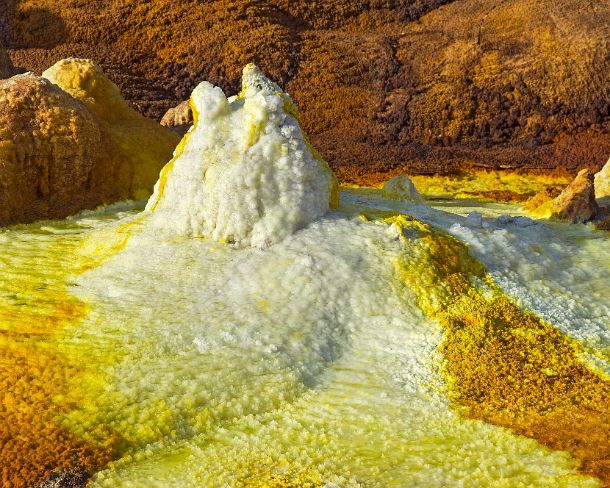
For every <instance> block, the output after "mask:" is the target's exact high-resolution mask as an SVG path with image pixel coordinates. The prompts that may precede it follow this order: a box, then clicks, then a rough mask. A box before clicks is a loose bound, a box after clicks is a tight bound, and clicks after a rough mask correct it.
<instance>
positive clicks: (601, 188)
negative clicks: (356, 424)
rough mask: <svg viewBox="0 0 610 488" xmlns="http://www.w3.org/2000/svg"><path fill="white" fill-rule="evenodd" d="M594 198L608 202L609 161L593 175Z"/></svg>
mask: <svg viewBox="0 0 610 488" xmlns="http://www.w3.org/2000/svg"><path fill="white" fill-rule="evenodd" d="M595 198H604V199H608V200H610V159H608V162H606V164H605V165H604V167H603V168H602V169H601V170H600V171H599V173H597V174H596V175H595ZM609 203H610V202H609Z"/></svg>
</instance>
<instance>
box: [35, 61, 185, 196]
mask: <svg viewBox="0 0 610 488" xmlns="http://www.w3.org/2000/svg"><path fill="white" fill-rule="evenodd" d="M43 77H44V78H47V79H48V80H49V81H51V82H52V83H54V84H56V85H58V86H59V87H60V88H61V89H62V90H64V91H65V92H67V93H69V94H70V95H72V96H73V97H74V98H76V99H77V100H79V101H81V102H82V103H84V104H85V105H86V107H87V108H88V109H89V110H90V111H91V113H93V115H94V116H95V118H96V120H97V122H98V124H99V127H100V137H101V142H102V149H103V152H102V153H101V154H100V159H101V161H102V162H103V165H102V164H100V165H99V170H100V171H101V172H102V174H99V175H98V176H97V178H95V179H96V183H97V184H98V185H102V184H104V182H106V185H107V188H106V189H105V193H106V194H107V195H108V196H107V197H106V200H108V198H109V197H110V198H111V199H112V200H118V199H120V198H137V199H140V198H146V197H148V196H149V195H150V193H151V191H152V187H153V185H154V183H155V181H157V177H158V175H159V170H160V169H161V167H162V165H163V163H164V162H166V161H167V160H168V159H169V157H170V155H171V152H172V150H173V148H174V147H175V146H176V144H177V143H178V139H179V138H178V136H177V135H176V134H174V133H173V132H171V131H169V130H168V129H166V128H164V127H161V126H159V124H157V123H156V122H154V121H152V120H149V119H146V118H145V117H142V116H141V115H140V114H138V113H137V112H136V111H135V110H133V109H132V108H130V107H129V106H128V105H127V103H126V102H125V101H124V100H123V98H122V97H121V93H120V92H119V89H118V88H117V86H116V85H115V84H114V83H112V82H111V81H110V80H109V79H108V78H107V77H106V76H105V75H104V73H102V71H101V69H100V68H99V67H98V66H97V65H96V64H94V63H93V62H92V61H90V60H86V59H72V58H71V59H64V60H62V61H59V62H58V63H56V64H55V65H53V66H52V67H51V68H49V69H48V70H46V71H45V72H44V73H43Z"/></svg>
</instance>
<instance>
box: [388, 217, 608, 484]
mask: <svg viewBox="0 0 610 488" xmlns="http://www.w3.org/2000/svg"><path fill="white" fill-rule="evenodd" d="M384 221H386V222H388V223H392V224H394V225H395V226H396V227H398V228H399V229H400V230H401V231H404V230H410V232H411V233H415V234H417V238H416V239H415V240H413V241H411V242H408V243H407V240H406V238H405V237H404V234H403V233H402V232H401V234H400V236H401V237H400V238H401V240H403V242H404V243H405V245H406V246H408V249H409V251H408V252H405V253H404V254H403V255H402V256H401V257H400V258H399V259H398V260H397V261H396V263H395V267H396V268H395V269H396V273H397V275H398V276H399V278H400V282H401V283H403V284H405V285H407V286H408V287H409V288H410V289H412V290H413V291H414V292H415V293H416V296H417V299H418V304H419V305H420V307H421V308H422V309H423V310H424V312H425V313H426V314H427V315H428V316H430V317H433V318H434V319H435V320H436V321H437V322H438V323H440V324H441V326H442V327H443V329H444V332H445V339H444V342H443V344H442V346H441V352H442V353H443V355H444V357H445V360H446V362H445V365H444V373H445V375H446V378H447V382H448V386H449V389H450V391H451V396H452V398H453V400H454V401H455V403H456V404H457V405H461V406H462V407H465V408H463V413H464V415H466V416H469V417H472V418H477V419H482V420H485V421H487V422H489V423H492V424H495V425H500V426H504V427H507V428H510V429H512V430H513V431H514V432H516V433H518V434H521V435H524V436H527V437H531V438H534V439H536V440H537V441H538V442H540V443H541V444H544V445H546V446H548V447H550V448H551V449H555V450H565V451H568V452H570V454H571V455H572V456H573V457H574V458H576V459H579V460H580V461H581V464H580V467H579V470H580V471H581V472H582V473H583V474H587V475H593V476H596V477H598V478H599V479H600V480H601V481H602V484H603V486H610V403H609V402H608V399H609V398H610V382H609V381H608V380H606V379H604V378H602V377H600V376H598V375H596V374H595V373H594V372H592V371H591V370H589V369H588V368H587V367H586V366H585V365H583V364H582V363H581V361H580V360H579V359H578V357H579V354H580V353H582V352H584V350H583V347H582V345H580V343H578V342H577V341H575V340H573V339H571V338H569V337H566V336H564V335H562V334H561V333H560V332H559V330H557V329H556V328H554V327H553V326H551V325H550V324H547V323H545V322H544V321H543V320H541V319H540V318H539V317H537V316H536V315H534V314H533V313H530V312H526V311H523V310H521V309H519V308H518V307H517V306H516V305H515V304H514V303H513V302H512V301H511V299H510V298H509V297H508V296H506V295H505V294H504V293H503V291H502V290H500V289H499V287H498V286H497V285H495V284H494V283H493V281H492V280H491V278H490V277H489V276H488V275H487V274H486V272H485V269H484V267H483V265H482V264H481V263H480V262H478V261H477V260H476V259H475V258H474V257H472V256H471V255H470V253H469V251H468V247H467V246H466V245H465V244H463V243H461V242H460V241H458V240H457V239H454V238H453V237H451V236H449V235H444V234H440V233H439V232H438V231H435V232H433V231H432V229H431V228H430V227H429V226H428V225H426V224H424V223H422V222H419V221H417V220H415V219H412V218H410V217H406V216H404V215H398V214H395V215H393V216H390V217H388V218H385V219H384Z"/></svg>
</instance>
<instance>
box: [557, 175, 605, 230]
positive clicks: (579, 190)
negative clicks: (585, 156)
mask: <svg viewBox="0 0 610 488" xmlns="http://www.w3.org/2000/svg"><path fill="white" fill-rule="evenodd" d="M597 211H598V207H597V203H596V202H595V192H594V189H593V173H592V172H591V171H589V170H588V169H583V170H581V171H580V172H579V173H578V175H577V176H576V178H574V181H572V183H570V184H569V185H568V187H567V188H566V189H565V190H564V191H562V192H561V194H560V195H559V196H558V197H557V198H555V199H554V200H553V202H552V204H551V215H552V216H553V217H557V218H560V219H565V220H570V221H572V222H587V221H588V220H591V219H592V218H593V217H595V215H596V214H597Z"/></svg>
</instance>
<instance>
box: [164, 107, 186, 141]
mask: <svg viewBox="0 0 610 488" xmlns="http://www.w3.org/2000/svg"><path fill="white" fill-rule="evenodd" d="M161 125H164V126H165V127H169V128H170V129H172V130H173V131H174V132H176V133H178V134H180V135H181V136H183V135H184V134H186V133H187V132H188V130H189V128H190V127H191V126H192V125H193V111H192V110H191V105H190V103H189V101H188V100H185V101H184V102H182V103H181V104H179V105H176V106H175V107H174V108H170V109H169V110H168V111H167V112H165V115H164V116H163V118H162V119H161Z"/></svg>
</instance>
